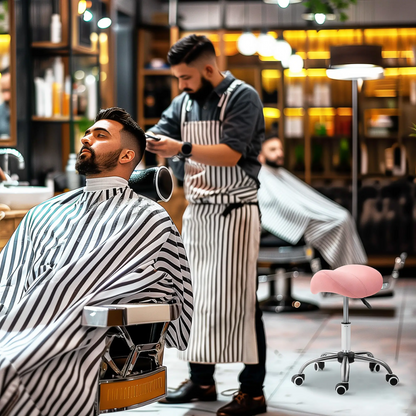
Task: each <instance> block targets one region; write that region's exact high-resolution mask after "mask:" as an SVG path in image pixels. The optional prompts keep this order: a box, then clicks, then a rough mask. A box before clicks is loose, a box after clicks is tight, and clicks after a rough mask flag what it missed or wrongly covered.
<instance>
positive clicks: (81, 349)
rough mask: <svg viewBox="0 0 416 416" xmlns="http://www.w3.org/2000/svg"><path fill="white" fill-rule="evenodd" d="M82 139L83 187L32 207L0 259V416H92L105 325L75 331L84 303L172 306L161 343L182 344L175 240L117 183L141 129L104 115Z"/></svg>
mask: <svg viewBox="0 0 416 416" xmlns="http://www.w3.org/2000/svg"><path fill="white" fill-rule="evenodd" d="M81 142H82V148H81V151H80V153H79V155H78V158H77V170H78V171H79V173H82V174H84V175H85V176H86V178H87V183H86V187H85V188H81V189H76V190H74V191H71V192H68V193H65V194H62V195H59V196H57V197H55V198H52V199H50V200H48V201H46V202H44V203H42V204H40V205H38V206H36V207H35V208H33V209H31V210H30V211H29V212H28V213H27V215H26V216H25V218H24V219H23V221H22V223H21V224H20V225H19V227H18V229H17V230H16V232H15V233H14V234H13V236H12V238H11V239H10V241H9V242H8V244H7V245H6V247H5V248H4V249H3V251H2V252H1V253H0V409H1V411H0V413H1V414H7V415H32V416H33V415H48V416H53V415H56V416H58V415H64V414H68V415H78V416H82V415H91V414H93V404H94V399H95V394H96V388H97V380H98V369H99V366H100V355H101V353H102V352H103V351H104V348H105V338H106V336H105V331H106V329H103V328H94V329H92V328H87V327H83V326H81V316H82V311H83V308H84V306H86V305H90V306H96V305H101V304H120V303H127V302H157V303H169V302H171V301H176V302H179V303H181V304H182V307H183V308H182V314H181V316H180V318H179V319H178V320H176V321H173V322H171V323H170V324H169V328H168V331H167V335H166V341H167V346H168V347H176V348H178V349H180V350H184V349H185V348H186V347H187V343H188V338H189V331H190V326H191V317H192V287H191V280H190V275H189V266H188V262H187V257H186V254H185V251H184V248H183V245H182V240H181V237H180V235H179V233H178V231H177V229H176V227H175V226H174V224H173V223H172V221H171V219H170V217H169V216H168V214H167V213H166V211H165V210H164V209H163V208H162V207H161V206H159V205H158V204H157V203H155V202H153V201H151V200H150V199H147V198H145V197H141V196H139V195H137V194H136V193H135V192H134V191H133V190H132V189H130V188H129V186H128V182H127V181H128V179H129V177H130V175H131V173H132V172H133V170H134V168H135V166H136V165H137V164H138V163H139V161H140V159H141V157H142V155H143V152H144V150H145V146H146V140H145V135H144V132H143V130H142V129H141V128H140V127H139V126H138V125H137V123H136V122H135V121H133V119H132V118H131V117H130V115H129V114H128V113H126V112H125V111H124V110H123V109H120V108H110V109H106V110H101V111H100V112H99V114H98V115H97V117H96V119H95V124H94V125H93V126H92V127H91V128H89V129H88V130H87V131H86V132H85V135H84V137H83V138H82V139H81ZM3 412H4V413H3Z"/></svg>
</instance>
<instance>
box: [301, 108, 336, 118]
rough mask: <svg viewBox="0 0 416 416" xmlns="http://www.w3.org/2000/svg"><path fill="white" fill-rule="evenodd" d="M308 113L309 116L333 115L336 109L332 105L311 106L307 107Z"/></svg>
mask: <svg viewBox="0 0 416 416" xmlns="http://www.w3.org/2000/svg"><path fill="white" fill-rule="evenodd" d="M308 114H309V115H310V116H334V115H335V114H336V110H335V108H332V107H313V108H309V109H308Z"/></svg>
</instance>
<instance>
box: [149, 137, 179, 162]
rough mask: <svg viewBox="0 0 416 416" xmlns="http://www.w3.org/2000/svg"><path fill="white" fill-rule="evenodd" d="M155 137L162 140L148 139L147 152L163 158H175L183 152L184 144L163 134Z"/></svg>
mask: <svg viewBox="0 0 416 416" xmlns="http://www.w3.org/2000/svg"><path fill="white" fill-rule="evenodd" d="M155 136H156V137H160V140H159V141H157V140H153V139H146V150H148V151H149V152H151V153H156V154H157V155H159V156H162V157H173V156H176V155H177V154H178V153H179V152H180V151H181V149H182V142H180V141H178V140H174V139H171V138H170V137H168V136H163V135H161V134H155Z"/></svg>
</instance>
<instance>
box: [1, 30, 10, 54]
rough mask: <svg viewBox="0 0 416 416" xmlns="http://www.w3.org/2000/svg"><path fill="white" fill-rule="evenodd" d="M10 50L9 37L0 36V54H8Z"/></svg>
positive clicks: (5, 35) (6, 35)
mask: <svg viewBox="0 0 416 416" xmlns="http://www.w3.org/2000/svg"><path fill="white" fill-rule="evenodd" d="M9 50H10V35H8V34H4V35H0V54H1V55H3V54H8V53H9Z"/></svg>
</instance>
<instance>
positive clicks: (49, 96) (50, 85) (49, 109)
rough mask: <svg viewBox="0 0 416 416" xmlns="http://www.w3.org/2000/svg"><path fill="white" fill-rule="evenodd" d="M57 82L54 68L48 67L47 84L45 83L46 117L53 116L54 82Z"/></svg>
mask: <svg viewBox="0 0 416 416" xmlns="http://www.w3.org/2000/svg"><path fill="white" fill-rule="evenodd" d="M54 82H55V78H54V76H53V71H52V68H48V69H47V70H46V74H45V85H44V93H45V94H44V97H43V99H44V111H45V117H52V114H53V106H52V103H53V98H52V92H53V83H54Z"/></svg>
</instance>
